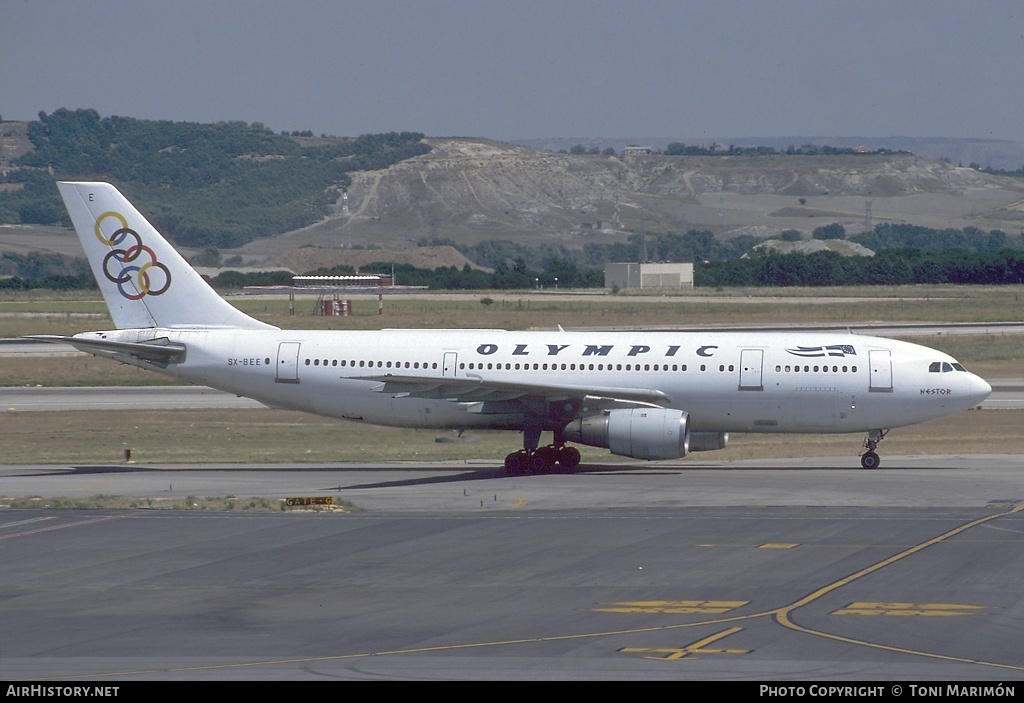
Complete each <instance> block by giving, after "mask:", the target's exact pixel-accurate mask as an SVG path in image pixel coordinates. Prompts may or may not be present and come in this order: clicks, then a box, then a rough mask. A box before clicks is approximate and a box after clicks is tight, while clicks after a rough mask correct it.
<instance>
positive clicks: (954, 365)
mask: <svg viewBox="0 0 1024 703" xmlns="http://www.w3.org/2000/svg"><path fill="white" fill-rule="evenodd" d="M953 368H954V369H956V370H957V371H966V370H967V369H965V368H964V365H963V364H958V363H956V362H955V361H954V362H953Z"/></svg>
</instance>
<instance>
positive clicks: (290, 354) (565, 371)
mask: <svg viewBox="0 0 1024 703" xmlns="http://www.w3.org/2000/svg"><path fill="white" fill-rule="evenodd" d="M58 187H59V189H60V193H61V196H62V197H63V199H64V202H65V204H66V206H67V209H68V212H69V214H70V215H71V220H72V222H73V223H74V227H75V230H76V231H77V233H78V236H79V237H80V238H81V240H82V245H83V246H84V248H85V252H86V255H87V257H88V259H89V263H90V265H91V266H92V270H93V273H94V275H95V276H96V280H97V281H98V282H99V287H100V290H101V291H102V293H103V298H104V300H105V301H106V304H107V306H108V308H109V309H110V314H111V317H112V318H113V322H114V325H115V326H116V327H117V329H115V330H107V331H100V332H85V333H81V334H76V335H74V336H72V337H66V336H57V335H33V337H32V338H34V339H42V340H47V341H54V342H65V343H68V344H70V345H72V346H74V347H75V348H77V349H79V350H82V351H85V352H89V353H91V354H94V355H96V356H101V357H107V358H110V359H113V360H115V361H119V362H122V363H125V364H131V365H133V366H139V367H141V368H144V369H150V370H152V371H156V372H159V373H163V374H167V375H168V376H173V377H175V378H180V379H184V380H186V381H190V382H193V383H197V384H202V385H206V386H210V387H213V388H218V389H220V390H223V391H227V392H230V393H234V394H237V395H240V396H246V397H249V398H253V399H256V400H258V401H260V402H261V403H264V404H265V405H267V406H270V407H273V408H288V409H294V410H302V411H305V412H309V413H315V414H317V415H325V416H329V417H335V418H341V419H344V420H350V421H355V422H363V423H368V424H376V425H389V426H395V427H417V428H437V429H470V428H478V429H499V430H514V431H517V432H521V433H522V435H523V442H522V444H523V448H522V449H521V450H519V451H516V452H512V453H511V454H509V455H508V456H507V457H506V458H505V468H506V469H507V470H508V472H510V473H522V472H535V473H543V472H547V471H551V470H554V469H555V468H559V467H560V468H562V469H571V468H574V467H576V466H577V465H578V464H579V462H580V452H579V450H578V449H576V448H575V447H573V446H571V445H570V444H569V443H576V444H584V445H588V446H594V447H603V448H607V449H609V450H610V451H611V452H612V453H613V454H617V455H621V456H627V457H633V458H637V459H648V460H662V459H678V458H680V457H683V456H686V455H687V454H688V453H690V452H696V451H710V450H716V449H723V448H724V447H725V446H726V444H727V442H728V437H729V433H730V432H733V433H737V432H762V433H791V434H800V433H805V434H806V433H838V432H849V433H866V439H865V441H864V449H865V451H863V453H862V454H861V464H862V466H863V467H864V468H869V469H870V468H875V467H877V466H878V464H879V457H878V454H877V452H876V451H875V450H876V447H877V444H878V442H879V441H880V440H881V439H882V438H883V437H884V436H885V434H886V432H888V431H889V429H891V428H894V427H901V426H906V425H912V424H915V423H920V422H925V421H927V420H933V419H936V418H941V417H945V416H947V415H952V414H954V413H959V412H961V411H964V410H967V409H969V408H973V407H975V406H977V405H978V404H979V403H981V402H982V401H983V400H984V399H985V398H987V397H988V395H989V394H990V393H991V391H992V389H991V387H990V386H989V384H988V383H986V382H985V381H984V380H983V379H981V378H979V377H978V376H976V375H974V374H973V373H970V372H968V371H967V370H966V369H964V367H963V366H962V365H961V364H959V363H958V362H957V361H956V360H955V359H953V358H952V357H950V356H948V355H947V354H944V353H942V352H939V351H935V350H933V349H929V348H927V347H923V346H919V345H917V344H910V343H907V342H902V341H897V340H891V339H884V338H880V337H871V336H863V335H854V334H850V333H834V332H813V331H811V332H806V331H805V332H784V331H776V332H764V331H757V332H660V331H659V332H655V331H650V332H577V331H565V330H562V329H561V328H559V329H557V330H552V331H506V330H490V329H460V330H440V329H385V330H380V331H344V330H341V331H339V330H282V329H279V328H277V327H273V326H271V325H268V324H266V323H264V322H261V321H259V320H256V319H254V318H252V317H250V316H248V315H246V314H244V313H242V312H241V311H240V310H238V309H237V308H235V307H233V306H232V305H230V304H229V303H228V302H227V301H225V300H224V299H223V298H221V297H220V295H218V294H217V292H216V291H214V290H213V289H212V288H211V287H210V286H209V285H208V284H207V283H206V281H205V280H204V279H203V278H202V277H201V276H200V275H199V274H198V273H197V272H196V271H195V270H194V269H193V268H192V267H191V266H189V264H188V263H186V262H185V260H184V259H183V258H182V257H181V256H180V255H179V254H178V253H177V251H175V250H174V248H173V247H172V246H171V245H170V244H169V243H168V242H167V241H166V240H165V239H164V238H163V237H162V236H161V235H160V234H159V233H158V232H157V230H156V229H155V228H154V227H153V226H152V225H150V223H149V222H147V221H146V219H145V218H144V217H143V216H142V215H141V214H140V213H139V212H138V210H136V209H135V208H134V207H133V206H132V205H131V203H129V202H128V200H127V199H126V198H125V197H124V196H123V195H122V194H121V193H120V192H119V191H118V190H117V189H116V188H114V187H113V186H112V185H110V184H107V183H86V182H62V183H58ZM545 432H550V433H551V438H552V441H551V443H550V444H547V445H541V437H542V435H543V434H544V433H545Z"/></svg>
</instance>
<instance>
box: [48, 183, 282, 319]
mask: <svg viewBox="0 0 1024 703" xmlns="http://www.w3.org/2000/svg"><path fill="white" fill-rule="evenodd" d="M57 187H58V188H59V189H60V194H61V197H62V198H63V199H64V205H65V206H66V207H67V209H68V214H69V215H70V216H71V222H72V223H73V224H74V226H75V231H76V232H77V233H78V238H79V239H80V240H81V241H82V247H83V248H84V249H85V255H86V257H88V259H89V265H90V266H91V267H92V272H93V275H94V276H96V282H97V283H98V284H99V287H100V291H101V292H102V293H103V299H104V300H105V301H106V303H107V307H108V308H109V309H110V316H111V317H112V318H113V320H114V324H115V325H116V326H117V328H118V329H131V328H144V327H168V328H173V327H229V328H239V329H274V327H273V326H272V325H268V324H266V323H264V322H260V321H259V320H257V319H255V318H252V317H249V316H248V315H246V314H245V313H243V312H241V311H240V310H238V309H237V308H235V307H234V306H232V305H231V304H230V303H228V302H227V301H226V300H224V299H223V298H222V297H220V295H219V294H218V293H217V292H216V291H215V290H213V288H211V287H210V285H209V284H208V283H207V282H206V281H205V280H204V279H203V277H202V276H200V275H199V273H198V272H197V271H196V270H195V269H193V268H192V267H191V266H190V265H189V264H188V262H186V261H185V259H183V258H182V257H181V255H180V254H178V252H177V251H175V250H174V248H173V247H172V246H171V245H170V243H169V242H168V241H167V240H165V239H164V238H163V237H162V236H161V235H160V233H159V232H157V231H156V228H154V227H153V226H152V225H151V224H150V223H149V222H148V221H147V220H146V218H145V217H143V216H142V215H141V214H140V213H139V211H138V210H136V209H135V207H134V206H132V204H131V203H130V202H128V199H127V198H125V197H124V196H123V195H122V194H121V193H120V192H119V191H118V190H117V188H115V187H114V186H112V185H110V184H109V183H88V182H58V183H57Z"/></svg>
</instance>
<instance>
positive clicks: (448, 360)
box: [441, 352, 459, 377]
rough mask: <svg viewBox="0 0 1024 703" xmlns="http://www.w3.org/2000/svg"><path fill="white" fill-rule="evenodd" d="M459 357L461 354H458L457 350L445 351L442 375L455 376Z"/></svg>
mask: <svg viewBox="0 0 1024 703" xmlns="http://www.w3.org/2000/svg"><path fill="white" fill-rule="evenodd" d="M458 358H459V355H458V354H456V353H455V352H445V353H444V363H443V364H442V365H441V369H442V371H441V375H442V376H450V377H454V376H455V371H456V362H457V361H458Z"/></svg>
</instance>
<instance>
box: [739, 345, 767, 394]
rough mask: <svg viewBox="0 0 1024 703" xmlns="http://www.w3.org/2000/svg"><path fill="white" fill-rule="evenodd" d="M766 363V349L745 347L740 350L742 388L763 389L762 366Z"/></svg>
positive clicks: (744, 389)
mask: <svg viewBox="0 0 1024 703" xmlns="http://www.w3.org/2000/svg"><path fill="white" fill-rule="evenodd" d="M763 364H764V349H743V350H741V351H740V390H741V391H763V390H764V383H763V382H762V381H761V368H762V366H763Z"/></svg>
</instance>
